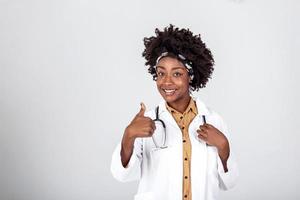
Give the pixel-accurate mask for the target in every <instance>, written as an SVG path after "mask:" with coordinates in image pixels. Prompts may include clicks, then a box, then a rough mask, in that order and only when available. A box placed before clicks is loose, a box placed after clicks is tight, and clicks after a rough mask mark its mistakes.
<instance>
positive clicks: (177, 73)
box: [173, 72, 182, 77]
mask: <svg viewBox="0 0 300 200" xmlns="http://www.w3.org/2000/svg"><path fill="white" fill-rule="evenodd" d="M173 75H174V77H179V76H182V73H180V72H175V73H174V74H173Z"/></svg>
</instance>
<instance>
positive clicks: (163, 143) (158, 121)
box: [152, 106, 206, 149]
mask: <svg viewBox="0 0 300 200" xmlns="http://www.w3.org/2000/svg"><path fill="white" fill-rule="evenodd" d="M158 112H159V106H157V107H156V108H155V119H153V122H154V123H160V124H161V125H162V127H163V129H164V131H163V134H164V136H163V142H162V146H159V145H158V144H157V141H155V139H154V137H153V136H152V140H153V143H154V145H155V147H156V148H157V149H165V148H167V147H168V146H167V145H166V141H167V131H166V124H165V122H164V121H163V120H161V119H159V114H158ZM202 120H203V124H205V123H206V118H205V115H202Z"/></svg>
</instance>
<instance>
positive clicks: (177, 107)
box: [168, 95, 191, 113]
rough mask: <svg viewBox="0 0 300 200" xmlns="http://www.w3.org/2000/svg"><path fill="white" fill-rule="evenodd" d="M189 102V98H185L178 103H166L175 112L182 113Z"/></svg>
mask: <svg viewBox="0 0 300 200" xmlns="http://www.w3.org/2000/svg"><path fill="white" fill-rule="evenodd" d="M190 100H191V96H189V95H188V96H186V98H184V99H181V100H180V101H178V102H170V103H168V105H169V106H171V107H172V108H174V109H175V110H177V111H179V112H181V113H184V111H185V110H186V108H187V107H188V105H189V103H190Z"/></svg>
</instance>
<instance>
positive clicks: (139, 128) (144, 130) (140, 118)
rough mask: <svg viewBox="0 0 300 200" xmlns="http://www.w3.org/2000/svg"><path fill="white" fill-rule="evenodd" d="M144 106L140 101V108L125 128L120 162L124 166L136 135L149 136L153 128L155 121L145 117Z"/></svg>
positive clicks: (130, 153) (129, 155) (131, 150)
mask: <svg viewBox="0 0 300 200" xmlns="http://www.w3.org/2000/svg"><path fill="white" fill-rule="evenodd" d="M145 110H146V106H145V105H144V104H143V103H141V109H140V111H139V112H138V113H137V114H136V116H135V117H134V118H133V120H132V121H131V122H130V124H129V125H128V126H127V128H126V129H125V133H124V135H123V139H122V148H121V152H120V153H121V162H122V165H123V167H126V166H127V164H128V162H129V159H130V157H131V155H132V152H133V148H134V141H135V139H136V138H137V137H151V136H152V134H153V133H154V130H155V123H154V122H153V121H152V119H151V118H149V117H145V116H144V114H145Z"/></svg>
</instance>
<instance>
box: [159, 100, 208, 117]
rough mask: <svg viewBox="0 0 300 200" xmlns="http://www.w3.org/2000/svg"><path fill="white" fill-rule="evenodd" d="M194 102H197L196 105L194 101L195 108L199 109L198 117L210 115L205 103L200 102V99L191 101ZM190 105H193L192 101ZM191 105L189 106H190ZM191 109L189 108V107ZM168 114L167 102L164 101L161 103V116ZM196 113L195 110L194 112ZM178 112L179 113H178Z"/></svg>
mask: <svg viewBox="0 0 300 200" xmlns="http://www.w3.org/2000/svg"><path fill="white" fill-rule="evenodd" d="M192 99H193V100H194V101H195V102H196V105H195V103H194V102H193V101H192V104H194V105H195V108H196V109H197V111H198V115H208V114H209V109H208V107H206V105H205V103H204V102H203V101H201V100H200V98H199V97H193V96H192V98H191V100H192ZM190 104H191V101H190ZM190 104H189V105H190ZM188 107H189V106H188ZM166 111H167V112H168V109H167V103H166V102H165V100H162V101H161V102H160V103H159V114H161V113H163V112H166ZM194 111H195V110H194ZM177 112H178V111H177Z"/></svg>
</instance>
